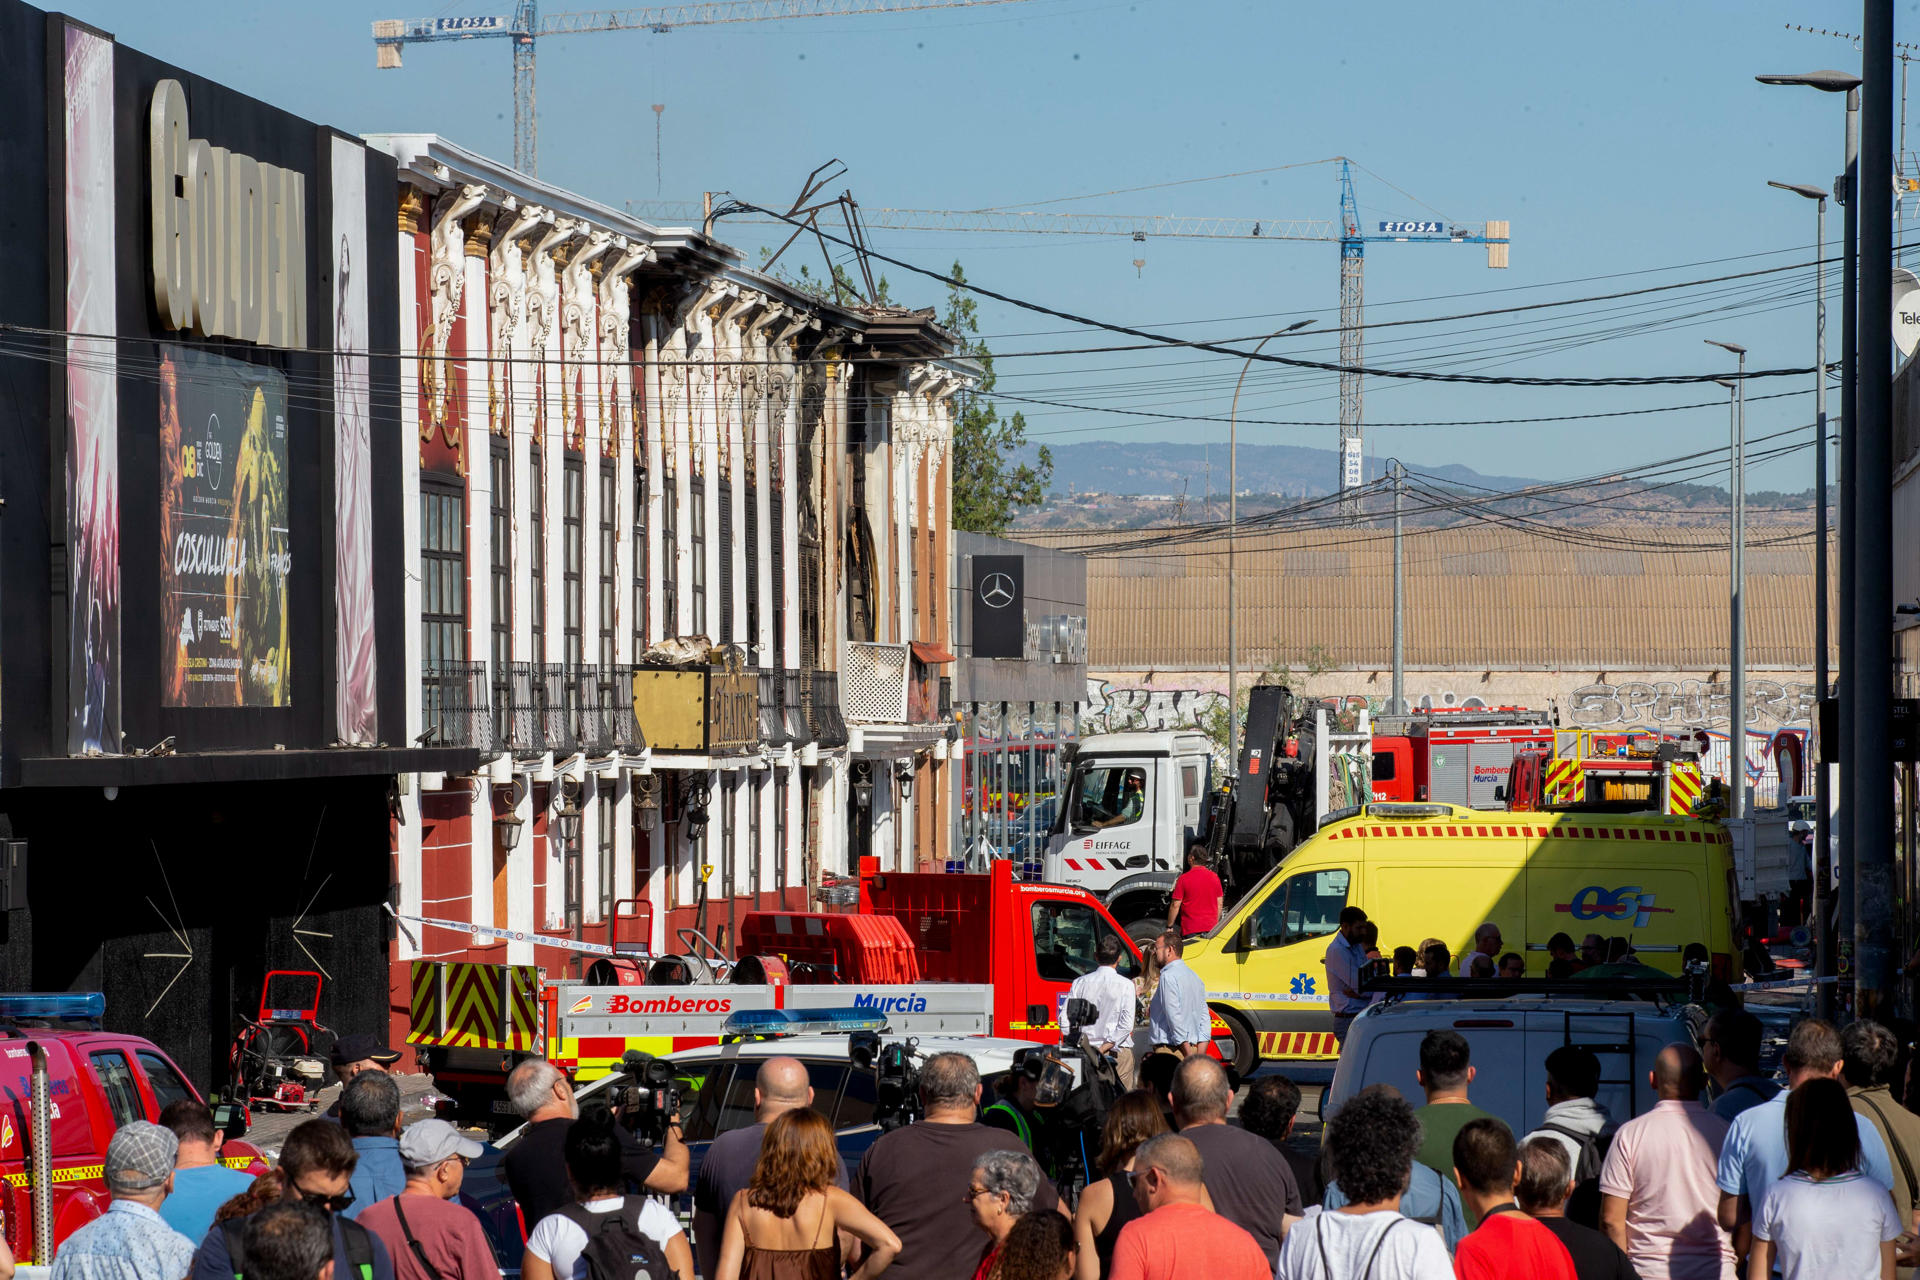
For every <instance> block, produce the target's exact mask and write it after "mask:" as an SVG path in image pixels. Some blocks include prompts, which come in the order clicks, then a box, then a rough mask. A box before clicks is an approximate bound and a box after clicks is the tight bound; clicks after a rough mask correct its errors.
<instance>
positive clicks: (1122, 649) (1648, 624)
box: [1021, 525, 1834, 670]
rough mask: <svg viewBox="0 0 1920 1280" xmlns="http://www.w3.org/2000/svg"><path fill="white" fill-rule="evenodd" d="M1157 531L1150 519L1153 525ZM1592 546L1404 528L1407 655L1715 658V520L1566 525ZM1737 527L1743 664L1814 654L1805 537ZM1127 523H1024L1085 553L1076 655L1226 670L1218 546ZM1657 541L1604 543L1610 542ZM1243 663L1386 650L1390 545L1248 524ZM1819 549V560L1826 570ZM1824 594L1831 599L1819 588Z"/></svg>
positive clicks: (1723, 590)
mask: <svg viewBox="0 0 1920 1280" xmlns="http://www.w3.org/2000/svg"><path fill="white" fill-rule="evenodd" d="M1162 532H1164V531H1162ZM1572 532H1573V533H1574V534H1576V535H1578V534H1589V535H1592V536H1593V539H1594V540H1593V542H1592V543H1591V544H1587V545H1582V544H1577V543H1567V542H1562V541H1559V540H1557V539H1554V538H1547V537H1542V536H1540V535H1537V534H1531V533H1524V532H1516V531H1512V530H1507V529H1494V528H1488V527H1485V526H1479V527H1475V528H1470V529H1448V530H1436V531H1431V532H1429V531H1420V532H1410V533H1409V534H1408V536H1407V538H1406V577H1407V581H1406V594H1407V655H1406V660H1407V663H1408V665H1410V666H1415V667H1442V668H1449V669H1471V668H1474V667H1488V668H1502V667H1544V668H1558V667H1567V666H1576V667H1579V666H1593V667H1623V668H1628V669H1658V670H1693V669H1708V670H1710V669H1712V668H1715V667H1717V666H1723V665H1725V663H1726V659H1727V546H1726V535H1725V533H1724V532H1723V531H1720V530H1714V529H1673V528H1667V527H1660V526H1656V525H1630V526H1628V525H1616V526H1608V527H1606V528H1604V529H1595V530H1575V531H1572ZM1793 532H1795V531H1794V530H1790V529H1789V530H1782V529H1779V528H1772V527H1767V526H1759V527H1752V526H1750V534H1749V537H1750V539H1751V542H1750V545H1749V549H1748V553H1747V557H1748V568H1747V598H1748V604H1747V642H1748V657H1747V660H1748V663H1749V664H1750V665H1751V666H1755V667H1792V668H1796V669H1798V668H1804V667H1807V666H1809V665H1810V664H1811V663H1812V661H1813V544H1812V540H1811V538H1800V539H1798V540H1795V541H1776V540H1778V539H1780V538H1781V537H1782V536H1783V534H1785V535H1791V533H1793ZM1152 536H1155V535H1154V534H1152V533H1143V532H1142V531H1138V530H1126V531H1115V532H1111V533H1099V532H1089V531H1084V530H1083V531H1072V532H1059V533H1055V532H1045V533H1042V532H1038V531H1022V533H1021V537H1022V538H1023V539H1025V540H1027V541H1031V542H1036V543H1040V544H1042V545H1048V546H1058V547H1063V548H1064V547H1074V548H1087V549H1089V550H1090V551H1091V552H1092V557H1091V558H1090V559H1089V561H1088V564H1087V595H1088V607H1089V608H1088V611H1089V616H1088V633H1089V635H1088V643H1089V647H1090V651H1091V652H1090V654H1089V665H1090V666H1092V667H1093V668H1095V669H1101V668H1107V669H1121V670H1128V669H1138V668H1148V667H1168V668H1189V667H1224V666H1225V665H1226V645H1227V609H1226V601H1227V589H1226V575H1227V571H1226V561H1227V557H1226V543H1225V540H1224V539H1218V540H1213V541H1209V542H1206V543H1203V544H1186V545H1181V546H1177V547H1171V548H1156V549H1144V550H1141V551H1138V552H1129V551H1127V550H1126V547H1127V545H1128V544H1129V543H1133V542H1138V541H1140V540H1141V539H1142V538H1143V537H1152ZM1623 538H1624V539H1630V540H1632V541H1634V542H1644V543H1648V544H1657V545H1658V547H1659V548H1660V549H1639V550H1636V549H1632V548H1619V547H1618V545H1617V544H1618V540H1620V539H1623ZM1238 558H1239V579H1240V590H1239V594H1240V606H1239V607H1240V663H1241V666H1242V667H1243V668H1247V669H1257V668H1258V667H1260V666H1261V665H1264V664H1266V663H1268V662H1276V661H1284V662H1291V663H1294V664H1298V663H1300V662H1301V661H1302V660H1303V658H1304V657H1305V655H1307V654H1308V653H1310V652H1311V651H1313V650H1314V649H1316V648H1318V649H1323V650H1325V652H1326V654H1327V656H1328V657H1329V658H1331V660H1332V661H1333V662H1334V663H1335V664H1336V665H1339V666H1347V667H1366V666H1377V665H1383V664H1385V663H1387V662H1388V661H1389V660H1390V657H1391V653H1390V648H1391V638H1392V625H1393V542H1392V539H1391V538H1390V537H1382V536H1380V534H1379V533H1378V532H1377V531H1375V530H1373V529H1367V530H1364V531H1361V532H1359V533H1357V534H1356V535H1355V536H1354V537H1352V538H1348V539H1340V538H1338V536H1337V535H1334V534H1330V533H1328V532H1326V531H1310V532H1305V533H1298V534H1255V535H1251V536H1244V535H1243V536H1242V537H1241V539H1240V541H1239V550H1238ZM1831 563H1832V562H1831V561H1830V562H1829V564H1830V565H1831ZM1829 599H1830V600H1832V599H1834V596H1833V594H1832V592H1831V589H1830V593H1829Z"/></svg>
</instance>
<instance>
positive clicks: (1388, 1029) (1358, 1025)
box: [1321, 995, 1706, 1134]
mask: <svg viewBox="0 0 1920 1280" xmlns="http://www.w3.org/2000/svg"><path fill="white" fill-rule="evenodd" d="M1705 1025H1706V1011H1705V1010H1703V1009H1701V1008H1700V1007H1699V1006H1698V1005H1693V1004H1685V1003H1680V1002H1675V1001H1666V1000H1639V999H1589V998H1585V997H1575V998H1567V997H1564V996H1551V995H1520V996H1511V997H1507V998H1504V999H1477V998H1473V997H1460V998H1458V999H1455V998H1449V997H1434V998H1429V999H1390V1000H1388V1001H1386V1002H1384V1003H1381V1004H1376V1005H1373V1006H1371V1007H1370V1008H1368V1009H1366V1010H1365V1011H1364V1012H1362V1013H1361V1014H1360V1016H1359V1017H1357V1018H1355V1019H1354V1020H1353V1026H1352V1027H1351V1028H1350V1029H1349V1030H1348V1032H1347V1043H1346V1048H1345V1050H1344V1051H1343V1052H1342V1053H1341V1055H1340V1065H1339V1067H1337V1068H1336V1069H1335V1070H1334V1073H1333V1084H1332V1085H1331V1086H1330V1087H1329V1088H1328V1089H1327V1092H1326V1096H1325V1098H1324V1100H1323V1101H1322V1103H1321V1114H1322V1116H1323V1117H1330V1116H1332V1115H1333V1114H1334V1113H1335V1112H1337V1111H1338V1110H1339V1109H1340V1107H1341V1106H1342V1105H1343V1104H1344V1103H1345V1102H1346V1100H1347V1099H1348V1098H1351V1097H1352V1096H1353V1095H1354V1094H1356V1093H1358V1092H1359V1091H1360V1090H1362V1089H1364V1088H1366V1087H1367V1086H1368V1085H1372V1084H1390V1085H1392V1086H1393V1087H1394V1088H1396V1089H1398V1090H1399V1091H1400V1092H1401V1093H1403V1094H1405V1095H1406V1097H1407V1098H1408V1100H1410V1101H1412V1102H1414V1103H1415V1104H1416V1105H1417V1104H1418V1103H1419V1102H1420V1100H1421V1092H1420V1084H1419V1082H1418V1081H1417V1080H1416V1079H1414V1074H1413V1073H1414V1070H1415V1069H1416V1068H1417V1067H1418V1066H1419V1065H1420V1041H1421V1040H1422V1039H1423V1038H1424V1037H1425V1036H1426V1034H1427V1032H1429V1031H1433V1030H1438V1029H1443V1028H1444V1029H1447V1030H1453V1031H1458V1032H1459V1033H1460V1034H1461V1035H1463V1036H1465V1037H1466V1038H1467V1044H1468V1045H1469V1046H1470V1047H1471V1049H1472V1054H1473V1067H1474V1077H1473V1085H1472V1087H1471V1089H1470V1091H1469V1092H1470V1094H1471V1097H1472V1099H1473V1104H1474V1105H1475V1106H1477V1107H1479V1108H1480V1109H1481V1110H1483V1111H1488V1112H1491V1113H1493V1114H1494V1115H1496V1116H1499V1117H1500V1118H1501V1119H1502V1120H1505V1121H1506V1122H1507V1124H1508V1125H1509V1126H1510V1127H1511V1128H1512V1129H1513V1131H1514V1132H1515V1133H1516V1134H1521V1133H1525V1132H1527V1131H1528V1130H1530V1129H1533V1128H1535V1127H1537V1126H1538V1125H1539V1123H1540V1117H1541V1115H1542V1113H1544V1112H1545V1111H1546V1109H1547V1100H1546V1089H1547V1068H1546V1063H1547V1055H1548V1054H1549V1053H1551V1052H1553V1050H1555V1049H1557V1048H1559V1047H1560V1046H1561V1045H1566V1044H1575V1045H1582V1046H1584V1047H1586V1048H1588V1049H1591V1050H1592V1051H1593V1053H1594V1055H1595V1056H1596V1057H1598V1058H1599V1059H1600V1080H1601V1084H1600V1092H1599V1093H1598V1094H1597V1095H1595V1100H1596V1101H1597V1102H1599V1103H1600V1105H1602V1106H1604V1107H1605V1108H1606V1109H1607V1114H1608V1115H1610V1116H1612V1117H1613V1121H1614V1123H1615V1124H1620V1123H1623V1122H1625V1121H1627V1120H1630V1119H1632V1118H1633V1117H1634V1116H1637V1115H1639V1114H1641V1113H1642V1112H1644V1111H1647V1110H1649V1109H1651V1108H1652V1106H1653V1104H1654V1103H1655V1102H1656V1101H1658V1099H1657V1098H1656V1097H1655V1096H1654V1094H1653V1091H1652V1089H1651V1088H1650V1087H1649V1086H1648V1084H1647V1072H1648V1071H1650V1070H1651V1069H1652V1067H1653V1059H1654V1056H1655V1055H1656V1054H1658V1053H1659V1052H1660V1050H1661V1048H1662V1047H1663V1046H1665V1045H1668V1044H1671V1043H1674V1042H1676V1041H1677V1042H1680V1043H1683V1044H1694V1043H1696V1042H1697V1040H1698V1038H1699V1033H1700V1030H1701V1029H1702V1028H1703V1027H1704V1026H1705Z"/></svg>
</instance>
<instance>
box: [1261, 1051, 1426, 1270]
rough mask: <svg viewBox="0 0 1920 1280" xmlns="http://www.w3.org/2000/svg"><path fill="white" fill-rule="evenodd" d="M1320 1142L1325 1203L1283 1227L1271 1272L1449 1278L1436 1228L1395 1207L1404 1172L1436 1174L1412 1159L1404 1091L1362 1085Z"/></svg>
mask: <svg viewBox="0 0 1920 1280" xmlns="http://www.w3.org/2000/svg"><path fill="white" fill-rule="evenodd" d="M1326 1146H1327V1158H1328V1160H1329V1162H1330V1163H1331V1164H1332V1172H1333V1179H1332V1181H1331V1182H1329V1183H1328V1185H1327V1200H1326V1207H1323V1208H1322V1209H1320V1210H1319V1211H1317V1212H1310V1213H1309V1214H1308V1215H1307V1216H1306V1217H1305V1218H1303V1219H1302V1220H1301V1221H1299V1222H1296V1223H1295V1224H1294V1225H1293V1229H1292V1230H1291V1231H1289V1232H1288V1233H1287V1238H1286V1241H1285V1242H1284V1243H1282V1244H1281V1246H1280V1263H1279V1266H1278V1267H1277V1268H1276V1270H1275V1272H1274V1274H1275V1276H1276V1278H1277V1280H1453V1266H1452V1264H1451V1263H1450V1262H1448V1260H1447V1245H1446V1242H1445V1240H1444V1239H1443V1238H1442V1236H1441V1233H1440V1232H1439V1231H1436V1230H1434V1229H1433V1228H1432V1227H1430V1226H1423V1225H1420V1224H1419V1223H1418V1222H1416V1221H1414V1220H1413V1219H1411V1218H1409V1217H1408V1216H1407V1215H1406V1214H1405V1213H1404V1212H1403V1210H1404V1209H1405V1208H1406V1201H1405V1196H1406V1192H1407V1187H1408V1180H1409V1179H1410V1178H1412V1177H1415V1176H1417V1175H1418V1174H1419V1173H1425V1174H1427V1175H1428V1176H1430V1177H1435V1178H1437V1177H1438V1176H1439V1175H1438V1174H1435V1173H1434V1172H1433V1170H1431V1169H1429V1168H1427V1166H1425V1165H1423V1164H1419V1163H1417V1162H1416V1161H1415V1160H1414V1153H1415V1152H1416V1151H1418V1150H1419V1147H1420V1122H1419V1121H1418V1120H1416V1119H1415V1118H1414V1114H1413V1108H1412V1107H1410V1106H1408V1105H1407V1101H1406V1099H1404V1098H1402V1097H1401V1096H1400V1095H1399V1094H1398V1093H1396V1092H1394V1091H1393V1090H1392V1089H1390V1088H1388V1087H1386V1086H1384V1085H1374V1086H1373V1087H1371V1088H1367V1089H1362V1090H1361V1091H1360V1092H1359V1093H1357V1094H1355V1095H1354V1096H1353V1097H1352V1098H1350V1099H1348V1101H1347V1103H1346V1105H1345V1106H1343V1107H1341V1108H1340V1110H1339V1111H1337V1112H1335V1113H1334V1116H1333V1118H1332V1119H1331V1120H1329V1121H1327V1132H1326ZM1336 1199H1337V1200H1338V1201H1339V1206H1338V1207H1337V1208H1336V1207H1333V1206H1334V1202H1335V1200H1336ZM1459 1203H1460V1202H1459V1200H1458V1199H1457V1198H1456V1199H1455V1201H1454V1208H1455V1216H1456V1218H1458V1215H1459ZM1462 1226H1464V1220H1462Z"/></svg>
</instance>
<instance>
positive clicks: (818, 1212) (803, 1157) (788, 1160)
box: [708, 1107, 1058, 1280]
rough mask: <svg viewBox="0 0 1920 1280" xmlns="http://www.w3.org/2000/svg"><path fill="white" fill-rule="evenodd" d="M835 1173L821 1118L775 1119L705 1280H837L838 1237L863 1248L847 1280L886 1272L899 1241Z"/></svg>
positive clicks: (835, 1158)
mask: <svg viewBox="0 0 1920 1280" xmlns="http://www.w3.org/2000/svg"><path fill="white" fill-rule="evenodd" d="M839 1171H840V1153H839V1151H838V1150H836V1149H835V1147H834V1142H833V1126H832V1125H830V1124H828V1123H827V1118H826V1117H825V1116H823V1115H821V1114H820V1113H819V1112H818V1111H815V1110H813V1109H812V1108H811V1107H797V1108H795V1109H793V1110H791V1111H785V1112H782V1113H781V1114H780V1115H778V1116H776V1117H774V1119H773V1122H772V1123H771V1124H769V1125H768V1126H767V1134H766V1137H765V1138H764V1139H763V1140H762V1142H761V1144H760V1159H759V1161H758V1162H757V1163H756V1164H755V1165H754V1166H753V1179H752V1181H750V1182H749V1183H747V1185H746V1187H745V1188H744V1189H743V1190H740V1191H736V1192H734V1194H733V1200H732V1203H730V1204H729V1205H728V1206H727V1225H726V1230H725V1233H724V1234H723V1235H722V1236H721V1239H720V1261H719V1264H718V1265H717V1266H716V1267H715V1268H714V1274H713V1276H711V1277H709V1278H708V1280H742V1277H745V1278H746V1280H838V1277H839V1275H840V1234H839V1233H840V1232H842V1231H844V1232H846V1233H847V1234H848V1235H851V1236H853V1237H855V1238H856V1239H858V1240H859V1241H860V1242H861V1243H862V1244H864V1245H865V1246H866V1257H865V1258H864V1260H863V1261H862V1262H861V1264H860V1266H859V1268H858V1269H857V1270H855V1271H854V1273H853V1276H852V1280H872V1278H873V1277H874V1276H877V1275H879V1274H880V1273H881V1272H882V1271H885V1270H886V1269H887V1268H888V1267H889V1266H891V1265H892V1264H893V1260H894V1259H895V1258H896V1257H898V1256H899V1254H900V1237H899V1236H896V1235H895V1234H893V1232H892V1231H890V1230H889V1229H888V1228H887V1224H886V1223H884V1222H882V1221H880V1219H878V1218H876V1217H874V1216H873V1214H872V1213H870V1212H868V1210H867V1207H866V1206H865V1205H863V1204H861V1203H860V1202H859V1201H858V1200H855V1199H854V1198H853V1197H852V1196H851V1195H849V1194H848V1193H847V1192H846V1191H844V1190H842V1189H841V1188H840V1187H837V1186H835V1185H834V1177H835V1175H836V1174H838V1173H839ZM1055 1216H1056V1217H1057V1216H1058V1215H1057V1214H1056V1215H1055Z"/></svg>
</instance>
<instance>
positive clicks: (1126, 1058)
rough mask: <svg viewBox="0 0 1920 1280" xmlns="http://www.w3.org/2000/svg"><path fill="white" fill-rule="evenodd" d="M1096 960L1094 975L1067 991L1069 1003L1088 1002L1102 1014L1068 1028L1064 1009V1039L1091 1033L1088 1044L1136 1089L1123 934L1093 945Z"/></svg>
mask: <svg viewBox="0 0 1920 1280" xmlns="http://www.w3.org/2000/svg"><path fill="white" fill-rule="evenodd" d="M1093 958H1094V960H1095V961H1096V962H1097V963H1098V964H1099V967H1098V968H1097V969H1095V970H1094V971H1093V972H1092V973H1085V974H1082V975H1080V976H1079V977H1078V978H1075V979H1074V980H1073V985H1072V986H1071V987H1069V988H1067V1003H1068V1005H1071V1004H1072V1003H1073V1002H1074V1001H1075V1000H1085V1001H1088V1002H1089V1003H1091V1004H1092V1005H1093V1007H1094V1008H1095V1009H1097V1010H1098V1011H1099V1012H1098V1013H1097V1014H1096V1015H1095V1016H1094V1019H1093V1021H1091V1022H1089V1023H1087V1024H1085V1025H1084V1026H1078V1027H1076V1026H1070V1025H1068V1021H1067V1016H1066V1013H1065V1011H1064V1010H1063V1011H1062V1012H1061V1015H1060V1032H1061V1035H1062V1037H1063V1038H1065V1037H1068V1036H1071V1035H1072V1034H1073V1032H1074V1031H1076V1030H1078V1031H1084V1032H1086V1033H1087V1041H1088V1043H1090V1044H1092V1045H1093V1047H1094V1048H1095V1049H1097V1050H1098V1051H1100V1052H1101V1053H1104V1054H1106V1055H1108V1056H1109V1057H1111V1058H1112V1059H1113V1066H1114V1070H1115V1071H1117V1072H1118V1073H1119V1075H1120V1083H1121V1084H1122V1085H1124V1086H1125V1087H1127V1088H1129V1089H1131V1088H1133V1081H1134V1054H1133V1004H1134V990H1133V983H1132V982H1131V981H1129V980H1128V979H1126V978H1123V977H1121V976H1120V970H1119V969H1118V967H1117V966H1118V965H1119V963H1120V935H1119V934H1117V933H1109V934H1105V935H1103V936H1102V937H1101V938H1100V940H1099V941H1098V942H1096V943H1094V945H1093Z"/></svg>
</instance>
